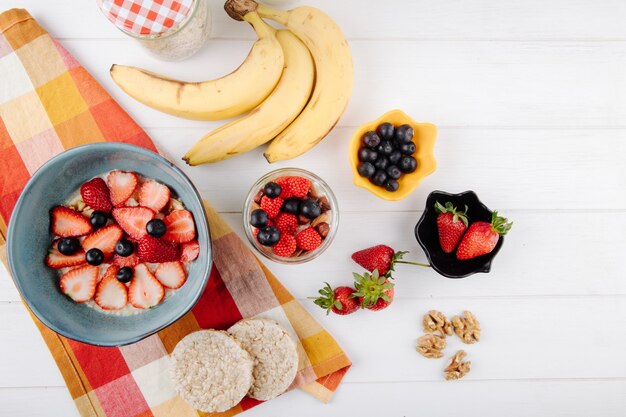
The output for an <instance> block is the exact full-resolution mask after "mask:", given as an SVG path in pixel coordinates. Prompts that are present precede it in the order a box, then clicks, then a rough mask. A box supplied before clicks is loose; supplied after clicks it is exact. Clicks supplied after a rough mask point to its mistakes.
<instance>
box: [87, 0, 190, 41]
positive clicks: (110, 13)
mask: <svg viewBox="0 0 626 417" xmlns="http://www.w3.org/2000/svg"><path fill="white" fill-rule="evenodd" d="M97 1H98V6H99V7H100V10H102V13H104V15H105V16H106V18H107V19H109V21H111V23H113V24H114V25H115V26H117V27H118V28H119V29H121V30H122V31H124V32H127V33H131V34H133V35H158V34H162V33H165V32H167V31H168V30H170V29H171V28H173V27H175V26H177V25H178V24H180V23H182V22H183V21H185V19H186V18H187V16H188V15H189V13H190V12H191V10H192V9H193V6H194V2H195V1H199V0H97Z"/></svg>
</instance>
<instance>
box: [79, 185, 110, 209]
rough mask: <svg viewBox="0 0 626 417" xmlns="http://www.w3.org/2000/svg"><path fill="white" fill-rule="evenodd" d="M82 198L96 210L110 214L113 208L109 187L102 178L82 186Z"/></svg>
mask: <svg viewBox="0 0 626 417" xmlns="http://www.w3.org/2000/svg"><path fill="white" fill-rule="evenodd" d="M80 196H81V197H82V198H83V201H84V202H85V204H87V205H88V206H89V207H91V208H92V209H94V210H99V211H104V212H105V213H110V212H111V209H112V208H113V203H111V195H110V193H109V187H108V186H107V183H106V182H104V180H103V179H102V178H97V177H96V178H94V179H92V180H89V181H87V182H86V183H84V184H83V185H81V186H80Z"/></svg>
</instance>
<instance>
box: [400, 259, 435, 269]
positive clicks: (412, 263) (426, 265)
mask: <svg viewBox="0 0 626 417" xmlns="http://www.w3.org/2000/svg"><path fill="white" fill-rule="evenodd" d="M395 263H397V264H409V265H417V266H423V267H425V268H430V264H421V263H419V262H409V261H396V262H395Z"/></svg>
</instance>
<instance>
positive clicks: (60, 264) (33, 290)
mask: <svg viewBox="0 0 626 417" xmlns="http://www.w3.org/2000/svg"><path fill="white" fill-rule="evenodd" d="M113 174H114V175H113ZM136 178H139V181H138V182H134V181H121V180H128V179H131V180H132V179H136ZM109 179H111V180H110V181H109ZM143 180H145V181H143ZM122 191H123V193H122ZM167 194H169V196H170V198H169V199H167V200H166V199H165V198H159V199H153V198H152V197H156V196H158V197H163V196H165V195H167ZM122 197H123V198H122ZM114 201H115V202H114ZM139 202H142V206H140V205H138V203H139ZM157 203H158V205H157ZM147 207H152V208H147ZM144 214H148V216H147V217H141V216H143V215H144ZM181 215H184V216H186V217H179V216H181ZM161 216H162V220H163V221H164V222H165V223H166V225H167V227H166V234H164V235H163V234H162V233H163V224H162V221H161V218H158V217H161ZM169 216H171V217H170V218H169V219H168V217H169ZM177 219H178V220H179V221H176V222H175V220H177ZM151 220H158V221H154V222H152V223H151V225H150V227H148V223H149V222H150V221H151ZM8 226H9V227H8V235H7V259H8V262H9V267H10V269H11V273H12V275H13V279H14V281H15V284H16V286H17V288H18V290H19V291H20V294H21V296H22V298H23V299H24V301H25V302H26V304H27V305H28V307H29V309H30V310H31V311H32V312H33V314H34V315H35V316H36V317H37V318H38V319H39V320H40V321H41V322H42V323H43V324H44V325H46V326H47V327H49V328H50V329H52V330H53V331H55V332H56V333H59V334H60V335H62V336H65V337H67V338H70V339H73V340H77V341H80V342H83V343H88V344H92V345H98V346H122V345H127V344H130V343H134V342H137V341H139V340H141V339H143V338H145V337H148V336H150V335H152V334H154V333H155V332H157V331H159V330H161V329H163V328H164V327H166V326H168V325H170V324H171V323H173V322H174V321H176V320H178V319H179V318H180V317H182V316H183V315H185V314H186V313H187V312H188V311H189V310H190V309H191V308H192V307H193V306H194V304H195V303H196V302H197V301H198V299H199V298H200V296H201V294H202V293H203V291H204V288H205V286H206V284H207V281H208V277H209V273H210V270H211V265H212V251H211V237H210V231H209V228H208V224H207V218H206V213H205V211H204V207H203V205H202V198H201V197H200V195H199V194H198V192H197V190H196V189H195V187H194V186H193V184H192V183H191V181H190V180H189V179H188V178H187V177H186V175H185V174H184V173H183V172H182V171H180V170H179V169H178V168H176V167H175V166H174V165H173V164H171V163H170V162H169V161H167V160H165V159H164V158H162V157H161V156H159V155H158V154H156V153H154V152H151V151H149V150H146V149H143V148H139V147H136V146H132V145H128V144H123V143H114V142H106V143H94V144H89V145H83V146H79V147H75V148H72V149H70V150H67V151H65V152H63V153H60V154H59V155H57V156H55V157H54V158H52V159H50V160H49V161H48V162H47V163H45V164H44V165H43V166H42V167H41V168H39V170H38V171H37V172H36V173H35V174H34V175H33V176H32V177H31V179H30V180H29V181H28V183H27V184H26V187H25V188H24V191H23V192H22V194H21V196H20V198H19V199H18V201H17V203H16V205H15V209H14V210H13V214H12V217H11V220H10V221H9V225H8ZM148 229H149V230H148ZM190 230H192V231H193V236H192V235H190V234H186V231H190ZM137 233H140V234H141V236H139V235H137ZM159 235H160V236H161V237H155V236H159ZM189 239H192V240H189ZM174 240H179V241H180V243H173V241H174ZM183 241H184V242H183ZM164 248H165V249H167V250H168V251H169V252H167V253H166V252H165V251H163V249H164ZM157 255H158V256H160V257H163V256H165V255H168V256H172V257H174V256H175V259H174V258H172V259H167V260H165V259H156V258H153V257H154V256H157ZM170 261H171V262H170ZM163 265H165V266H166V267H170V269H167V268H166V267H162V266H163ZM161 267H162V268H161ZM158 268H161V269H160V270H159V271H157V269H158ZM173 279H178V280H179V282H181V284H180V285H178V284H177V282H174V280H173ZM144 284H145V285H144ZM175 287H178V288H175ZM157 301H158V302H157Z"/></svg>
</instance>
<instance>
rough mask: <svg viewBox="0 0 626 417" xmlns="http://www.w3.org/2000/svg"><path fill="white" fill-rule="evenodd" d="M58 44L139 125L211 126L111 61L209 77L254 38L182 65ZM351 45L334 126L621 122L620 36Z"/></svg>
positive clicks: (115, 43) (92, 45) (219, 44)
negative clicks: (147, 102)
mask: <svg viewBox="0 0 626 417" xmlns="http://www.w3.org/2000/svg"><path fill="white" fill-rule="evenodd" d="M245 29H246V30H248V28H245ZM64 45H65V46H66V47H67V48H68V49H69V50H70V51H71V52H72V53H73V54H74V55H75V56H76V58H77V59H78V60H79V61H80V62H81V63H82V64H83V65H84V66H85V67H86V68H87V69H88V70H89V71H90V72H92V74H93V75H94V76H95V77H96V78H97V79H98V81H100V82H101V83H102V84H103V85H104V86H105V87H106V88H107V90H109V91H110V92H111V93H112V94H113V96H114V97H115V98H116V99H117V100H119V102H120V104H122V106H123V107H124V108H127V109H128V110H129V111H130V113H131V114H132V115H133V116H134V117H135V118H136V119H137V121H138V122H139V123H140V124H141V125H142V126H146V127H181V126H186V127H188V126H209V127H211V126H213V127H214V126H218V125H220V123H207V122H191V121H188V120H184V119H179V118H176V117H174V116H169V115H165V114H163V113H160V112H158V111H156V110H152V109H148V108H146V107H145V106H143V105H142V104H140V103H139V102H136V101H135V100H133V99H131V98H130V97H128V96H127V95H126V94H125V93H123V92H122V91H121V90H120V89H119V87H117V86H116V85H115V84H114V82H113V81H112V80H111V78H110V77H109V73H108V72H109V68H110V66H111V64H113V63H117V64H127V65H137V66H140V67H143V68H146V69H149V70H153V71H157V72H160V73H162V74H164V75H167V76H170V77H174V78H179V79H184V80H190V81H194V80H195V81H199V80H204V79H212V78H215V77H219V76H222V75H224V74H227V73H229V72H231V71H232V70H233V69H234V68H236V67H237V66H238V65H239V64H240V63H241V62H242V60H243V59H244V57H245V56H246V55H247V52H248V50H249V48H250V46H251V41H238V40H215V41H213V42H211V43H210V45H208V46H207V47H206V48H205V49H203V50H202V51H201V52H200V53H198V54H197V55H196V56H194V57H192V58H191V59H189V60H188V61H186V62H185V64H184V65H181V64H179V63H164V62H160V61H157V60H156V59H154V58H150V57H148V56H145V54H144V53H143V52H142V50H141V47H140V46H139V45H136V44H132V43H131V44H129V43H127V42H125V40H123V39H119V40H109V39H104V40H100V39H97V40H89V41H87V40H68V41H66V42H64ZM350 46H351V48H352V53H353V59H354V68H355V85H354V93H353V96H352V99H351V101H350V104H349V106H348V109H347V111H346V114H345V115H344V117H343V118H342V119H341V121H340V125H341V126H358V125H360V124H362V123H364V122H365V121H368V120H371V119H373V118H376V117H378V116H380V115H381V114H382V113H383V112H385V111H387V110H390V109H392V108H401V109H404V110H405V111H406V112H408V113H409V114H411V115H413V116H414V118H415V119H417V120H421V121H430V122H433V123H435V124H437V125H441V126H498V127H519V126H526V127H598V126H604V127H625V126H626V122H624V115H625V114H626V103H625V102H624V100H620V97H623V96H625V95H626V80H624V77H623V71H622V69H623V68H624V66H625V65H626V42H590V43H580V42H572V41H567V42H556V41H555V42H533V41H520V42H509V41H492V42H480V41H478V42H477V41H458V42H432V41H426V42H420V41H411V40H407V41H393V42H391V41H377V40H357V41H353V42H351V43H350ZM379 57H390V58H389V60H384V59H380V58H379ZM392 68H393V76H389V74H390V70H391V69H392ZM591 74H596V75H595V76H591Z"/></svg>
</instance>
